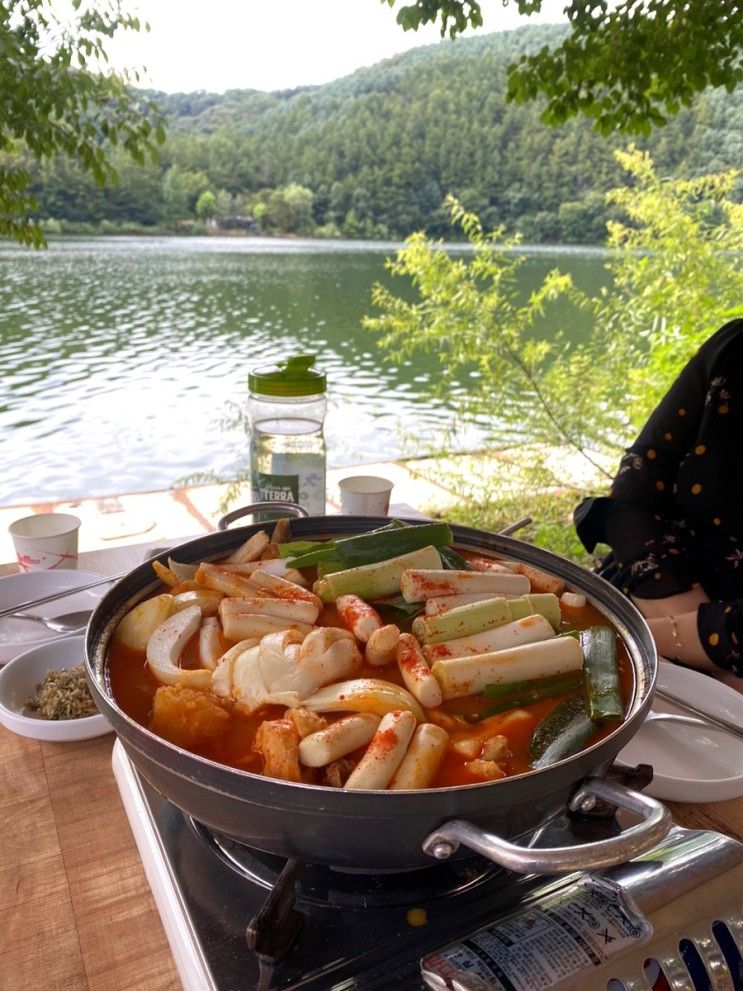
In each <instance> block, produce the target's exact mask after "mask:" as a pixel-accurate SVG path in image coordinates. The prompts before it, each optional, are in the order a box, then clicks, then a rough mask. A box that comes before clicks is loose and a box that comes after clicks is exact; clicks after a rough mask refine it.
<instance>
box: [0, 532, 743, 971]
mask: <svg viewBox="0 0 743 991" xmlns="http://www.w3.org/2000/svg"><path fill="white" fill-rule="evenodd" d="M148 546H149V545H140V546H137V547H122V548H116V549H115V550H107V551H91V552H89V553H87V554H82V555H81V557H80V568H81V569H85V570H89V571H99V572H101V573H103V574H114V573H116V572H118V571H121V570H125V569H127V568H129V567H133V566H134V565H136V564H137V563H139V562H140V561H141V560H142V559H143V557H144V556H145V550H146V547H148ZM13 570H14V568H13V567H12V566H4V567H0V575H1V574H7V573H9V572H11V571H13ZM113 741H114V737H113V736H112V735H109V736H105V737H99V738H98V739H95V740H87V741H84V742H81V743H65V744H53V743H42V742H39V741H37V740H29V739H26V738H25V737H20V736H15V735H14V734H13V733H10V732H8V731H6V730H5V729H3V728H2V727H0V991H17V989H18V991H21V989H22V991H51V989H54V991H166V989H167V991H178V989H180V987H181V984H180V981H179V978H178V974H177V971H176V969H175V965H174V963H173V957H172V955H171V952H170V949H169V946H168V943H167V940H166V937H165V933H164V930H163V928H162V925H161V923H160V919H159V916H158V913H157V909H156V907H155V903H154V901H153V898H152V895H151V894H150V890H149V887H148V884H147V880H146V878H145V875H144V872H143V869H142V866H141V863H140V859H139V854H138V852H137V848H136V845H135V843H134V839H133V837H132V834H131V832H130V829H129V823H128V821H127V818H126V815H125V813H124V809H123V806H122V804H121V800H120V798H119V793H118V789H117V786H116V783H115V781H114V777H113V773H112V770H111V748H112V746H113ZM670 808H671V810H672V813H673V815H674V818H675V820H676V822H678V823H679V824H680V825H682V826H687V827H690V828H696V829H712V830H716V831H718V832H722V833H726V834H728V835H730V836H734V837H736V838H737V839H739V840H741V841H743V801H741V800H739V799H738V800H735V801H729V802H719V803H715V804H711V805H687V804H684V805H681V804H671V805H670Z"/></svg>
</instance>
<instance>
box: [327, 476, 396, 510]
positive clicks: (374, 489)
mask: <svg viewBox="0 0 743 991" xmlns="http://www.w3.org/2000/svg"><path fill="white" fill-rule="evenodd" d="M392 486H393V483H392V482H390V481H389V479H387V478H378V477H377V476H376V475H353V476H352V477H351V478H343V479H341V481H340V482H339V483H338V488H339V489H340V490H341V512H342V513H343V514H344V515H345V516H385V515H386V513H387V510H388V509H389V508H390V492H391V491H392Z"/></svg>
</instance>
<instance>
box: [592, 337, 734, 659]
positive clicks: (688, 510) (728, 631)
mask: <svg viewBox="0 0 743 991" xmlns="http://www.w3.org/2000/svg"><path fill="white" fill-rule="evenodd" d="M575 521H576V528H577V530H578V534H579V536H580V538H581V540H582V541H583V543H584V544H585V545H586V547H588V549H589V550H592V549H593V546H595V544H596V543H597V542H603V543H606V544H608V545H609V546H610V547H611V548H612V551H613V558H614V562H613V572H612V575H611V578H610V580H611V581H612V583H613V584H615V585H616V586H617V587H619V588H621V589H622V590H623V591H624V592H625V593H627V594H630V593H631V594H633V595H636V596H638V597H641V598H665V597H667V596H669V595H674V594H676V593H678V592H683V591H686V590H687V589H689V588H691V587H692V585H694V584H697V583H698V584H701V585H702V586H703V588H704V590H705V591H706V592H707V594H708V595H709V597H710V598H711V599H713V600H715V601H713V602H711V603H710V604H709V605H708V606H705V607H704V608H703V609H700V610H699V633H700V638H701V640H702V643H703V644H704V646H705V649H706V651H707V653H708V654H709V656H710V657H711V658H712V659H713V660H714V661H715V662H716V663H718V664H720V665H721V666H723V667H728V668H729V667H737V666H738V664H739V662H740V654H739V653H738V644H739V641H740V643H741V646H743V320H736V321H732V322H731V323H729V324H726V325H725V327H723V328H722V329H721V330H720V331H718V332H717V334H715V335H714V336H713V337H711V338H710V339H709V340H708V341H707V342H706V343H705V344H704V345H703V347H702V348H701V349H700V350H699V352H698V353H697V354H696V355H695V356H694V358H692V360H691V361H690V362H689V363H688V364H687V365H686V367H685V368H684V370H683V371H682V373H681V374H680V375H679V377H678V378H677V379H676V381H675V382H674V384H673V386H672V387H671V389H670V390H669V392H668V393H667V394H666V396H665V397H664V399H663V400H662V402H661V403H660V404H659V406H658V407H657V408H656V410H655V411H654V412H653V414H652V416H651V417H650V419H649V420H648V422H647V424H646V425H645V427H644V429H643V430H642V432H641V433H640V435H639V437H638V438H637V440H636V441H635V443H634V444H633V445H632V446H631V447H630V448H629V449H628V450H627V451H626V453H625V455H624V457H623V458H622V460H621V462H620V465H619V470H618V472H617V475H616V477H615V479H614V482H613V484H612V488H611V494H610V496H609V497H608V498H598V499H592V500H587V501H586V502H585V503H583V504H581V506H579V507H578V509H577V510H576V514H575Z"/></svg>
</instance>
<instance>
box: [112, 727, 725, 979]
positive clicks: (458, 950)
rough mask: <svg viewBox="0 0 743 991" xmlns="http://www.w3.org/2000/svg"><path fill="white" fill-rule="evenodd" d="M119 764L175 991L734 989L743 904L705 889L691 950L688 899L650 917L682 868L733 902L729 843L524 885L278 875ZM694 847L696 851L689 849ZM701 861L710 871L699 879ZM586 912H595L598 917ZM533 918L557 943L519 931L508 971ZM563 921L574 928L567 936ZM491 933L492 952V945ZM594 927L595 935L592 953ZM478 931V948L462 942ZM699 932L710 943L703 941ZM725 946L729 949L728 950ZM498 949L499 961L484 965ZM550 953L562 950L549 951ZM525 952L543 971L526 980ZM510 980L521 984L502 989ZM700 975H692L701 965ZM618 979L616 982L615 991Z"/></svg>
mask: <svg viewBox="0 0 743 991" xmlns="http://www.w3.org/2000/svg"><path fill="white" fill-rule="evenodd" d="M113 766H114V773H115V775H116V778H117V781H118V784H119V790H120V792H121V795H122V800H123V801H124V805H125V808H126V811H127V815H128V817H129V821H130V824H131V826H132V829H133V832H134V835H135V839H136V841H137V846H138V848H139V852H140V855H141V857H142V861H143V864H144V867H145V871H146V874H147V877H148V881H149V883H150V887H151V889H152V892H153V895H154V897H155V901H156V903H157V906H158V910H159V912H160V916H161V918H162V920H163V924H164V927H165V930H166V933H167V936H168V939H169V942H170V946H171V949H172V951H173V955H174V958H175V961H176V965H177V968H178V971H179V974H180V977H181V981H182V983H183V987H184V991H295V989H296V991H299V989H302V991H351V989H354V991H429V989H431V988H433V989H436V991H449V989H451V991H491V989H494V991H501V989H505V991H522V988H523V989H525V991H538V989H539V988H544V989H548V988H550V989H551V988H555V989H557V988H570V989H571V991H573V989H575V991H579V989H583V988H585V989H586V991H598V989H601V991H603V989H604V988H606V987H609V988H611V989H612V991H645V989H648V991H650V989H653V988H657V989H660V988H661V987H665V986H666V985H662V984H658V983H654V979H653V972H652V966H651V967H650V969H648V966H647V963H648V960H649V961H650V962H651V964H652V963H653V962H656V963H657V966H658V968H662V970H663V973H664V974H665V975H666V977H667V976H668V975H669V973H674V972H675V973H676V974H677V983H676V984H672V985H669V986H671V987H673V991H743V966H741V955H740V948H741V947H742V946H743V904H742V905H741V911H740V912H739V913H737V912H736V911H735V906H734V905H733V910H732V912H728V913H727V914H726V913H725V912H724V911H722V909H723V906H722V905H720V911H719V912H716V911H715V906H716V905H717V904H718V903H720V893H719V892H717V893H711V892H709V891H707V894H708V895H709V897H710V898H711V903H710V904H709V905H705V908H704V913H706V916H709V915H710V914H711V916H712V917H711V918H709V919H706V921H705V925H704V926H703V929H702V931H701V933H700V934H698V936H697V937H695V936H694V934H693V932H692V928H693V927H692V921H693V918H694V913H696V922H697V923H698V921H699V909H700V906H701V904H702V902H701V901H700V895H699V891H698V890H695V891H694V893H693V894H694V897H693V898H692V899H691V900H690V901H689V905H688V906H687V907H686V908H685V909H683V910H682V912H681V916H680V917H679V918H678V919H676V918H675V917H674V916H673V914H671V916H669V917H668V918H665V917H664V919H663V921H662V924H661V927H660V929H659V926H658V921H657V919H653V918H652V913H655V914H656V915H657V914H658V913H659V912H660V913H661V914H663V912H664V911H665V912H666V915H668V912H667V906H668V903H669V901H670V902H671V903H673V904H676V903H678V902H679V898H681V901H682V902H683V897H681V896H683V895H684V893H685V891H686V889H687V888H689V877H690V870H692V869H693V871H696V875H697V881H698V883H699V884H702V885H708V884H709V883H711V882H712V880H713V879H714V878H718V879H719V876H720V870H721V869H722V870H723V875H724V876H725V871H728V870H729V871H730V872H731V873H730V878H729V884H730V890H731V891H735V890H737V892H741V891H743V850H742V849H740V844H735V843H734V841H731V840H727V839H726V838H725V837H719V840H720V842H719V843H716V842H715V840H714V839H711V840H710V839H708V838H710V837H711V838H714V837H717V834H709V833H701V834H697V833H692V832H690V831H688V830H679V829H674V831H673V833H672V835H671V837H669V843H668V844H666V845H665V847H666V852H661V853H660V854H659V855H658V856H656V857H653V856H649V855H645V857H644V858H640V860H639V861H633V862H631V863H630V864H627V865H622V867H620V868H614V869H612V870H610V871H607V872H602V874H601V875H600V876H598V877H597V878H594V877H593V876H592V875H582V876H578V875H571V876H570V877H569V878H565V877H560V878H553V879H545V878H544V877H537V876H531V877H523V876H519V875H514V874H511V873H509V872H507V871H505V870H503V869H502V868H500V867H497V866H496V865H494V864H492V863H491V862H489V861H488V860H486V859H484V858H482V857H479V856H472V857H470V858H468V859H462V860H454V861H450V862H447V863H443V864H432V866H431V867H430V868H427V869H423V870H417V871H410V872H407V873H406V872H402V873H400V872H398V873H390V874H374V875H372V874H368V873H353V872H345V871H343V872H341V871H335V870H333V869H331V868H327V867H322V866H317V865H311V864H310V865H307V864H297V863H295V862H292V861H288V862H287V861H284V860H283V859H282V858H280V857H276V856H273V855H271V854H264V853H261V852H260V851H254V850H250V849H248V848H246V847H243V846H241V845H239V844H237V843H234V842H233V841H231V840H229V839H227V838H224V837H219V836H215V835H213V834H212V833H211V832H210V831H209V830H207V829H205V828H204V827H203V826H201V825H200V824H199V823H196V822H195V821H194V820H192V819H191V818H190V817H189V816H188V815H186V814H185V813H184V812H182V811H181V810H180V809H178V808H176V807H175V806H173V805H172V804H171V803H170V802H168V801H167V800H166V799H165V798H163V797H162V796H161V795H160V794H159V793H158V792H157V791H156V790H155V789H154V788H153V787H152V786H151V785H150V784H149V783H148V782H147V781H145V780H144V779H143V778H142V777H141V776H140V775H139V774H138V773H137V771H136V770H135V769H134V768H133V766H132V765H131V763H130V761H129V760H128V758H127V757H126V754H125V753H124V751H123V748H122V747H121V745H120V744H119V743H117V744H116V745H115V747H114V759H113ZM619 828H620V827H619V826H618V825H617V823H616V822H615V821H614V820H613V819H609V820H603V821H602V822H599V823H592V822H585V821H583V820H580V819H578V820H576V819H574V818H570V817H568V816H564V817H563V818H561V819H560V820H557V821H556V822H554V823H553V824H551V825H550V826H549V827H547V828H546V829H545V830H543V831H541V833H540V835H539V836H537V837H535V838H534V839H533V840H532V843H534V844H536V845H549V846H556V845H570V844H572V843H576V842H585V840H586V839H587V838H590V839H595V838H597V835H596V832H597V831H598V832H603V834H604V835H606V831H607V830H608V831H609V832H611V831H616V830H617V829H619ZM585 831H588V833H589V834H592V835H590V836H586V835H585ZM697 836H699V837H701V839H699V840H695V839H694V837H697ZM682 846H683V850H682V851H681V847H682ZM663 847H664V845H663V844H661V845H659V847H657V848H656V850H659V851H662V848H663ZM669 851H670V853H669ZM652 853H653V852H652V851H651V854H652ZM707 860H709V863H706V861H707ZM702 861H704V862H705V864H706V866H704V865H701V866H700V864H701V862H702ZM733 875H735V877H734V876H733ZM724 876H723V882H724ZM277 882H278V884H277ZM674 885H675V886H676V888H678V891H676V890H675V889H674ZM726 888H727V885H726V884H723V890H725V889H726ZM682 889H683V890H682ZM687 894H688V892H687ZM739 900H740V899H739ZM734 901H735V895H733V902H734ZM591 905H593V906H595V909H596V911H594V912H593V916H591V911H593V910H590V911H588V909H590V906H591ZM601 905H603V908H601V907H600V906H601ZM617 906H619V907H618V908H617ZM677 907H678V906H677ZM571 913H572V915H571ZM677 914H678V912H677ZM589 916H590V917H591V918H592V919H593V921H591V922H590V924H589V922H588V921H587V919H588V917H589ZM715 916H719V917H720V918H715ZM538 917H539V919H540V920H541V923H542V930H545V926H544V920H545V919H547V920H548V921H550V920H553V921H554V925H555V926H557V927H558V928H557V930H556V933H555V932H554V931H553V932H552V933H551V934H546V932H545V933H543V935H542V936H541V937H540V936H538V934H537V933H536V929H535V932H534V934H533V937H532V934H528V935H529V936H530V937H531V938H533V939H535V940H537V942H535V943H533V946H534V951H532V950H531V949H527V951H526V954H525V955H524V953H521V957H520V958H519V959H520V962H519V959H515V960H514V962H512V963H508V960H507V958H503V953H506V954H507V953H508V943H509V938H508V936H507V935H504V933H507V932H511V933H514V932H516V931H518V928H519V927H521V929H522V930H524V927H526V928H527V929H528V928H529V927H530V926H534V927H537V920H538ZM571 919H572V920H577V921H575V925H573V922H572V921H571ZM715 922H718V923H719V924H720V925H722V927H723V930H724V932H723V939H722V943H723V946H722V948H721V947H720V945H719V944H720V940H719V939H718V940H717V941H716V942H715V936H714V934H713V930H712V929H711V927H712V926H713V925H714V923H715ZM494 925H495V926H496V927H497V936H496V937H495V943H494V942H493V938H492V937H491V934H490V927H492V926H494ZM582 926H583V929H581V927H582ZM617 926H618V927H619V928H617ZM504 927H505V928H504ZM560 927H562V928H560ZM553 929H554V926H553ZM592 929H593V930H595V931H593V932H592V931H591V930H592ZM661 929H662V931H663V933H665V932H666V930H670V943H668V946H665V945H664V944H663V942H662V940H661V941H660V942H659V934H660V935H662V933H661ZM604 930H605V932H606V934H605V936H604V937H602V939H599V940H598V942H596V940H597V939H598V936H597V934H601V933H603V932H604ZM480 931H482V933H481V935H480V936H479V937H476V938H475V939H474V940H472V939H471V938H470V937H472V936H473V934H477V933H478V932H480ZM707 934H709V936H710V937H711V939H712V942H713V943H714V945H708V944H707V943H705V939H706V937H707ZM718 936H719V933H718ZM728 936H729V937H730V939H727V937H728ZM540 939H541V943H540V942H539V940H540ZM565 939H568V940H569V941H571V945H572V946H573V947H574V949H575V953H576V954H577V956H578V957H580V958H581V959H586V960H588V961H589V965H588V973H587V976H586V975H581V974H578V973H577V971H576V973H575V974H574V975H573V976H572V977H571V976H570V974H568V975H567V977H566V972H565V968H566V966H567V964H566V963H565V961H566V959H567V956H566V951H567V946H568V943H566V942H564V940H565ZM684 939H687V940H688V941H689V942H690V943H691V945H692V947H693V948H694V952H695V953H697V956H698V955H699V954H698V951H697V947H699V948H700V949H701V951H702V954H703V961H702V964H703V970H704V971H706V972H709V970H712V971H714V972H715V973H717V974H718V977H717V983H706V984H705V983H704V981H705V980H706V978H705V977H704V976H698V977H697V978H696V982H695V977H694V972H693V971H694V968H693V967H689V961H688V960H686V963H685V962H684V961H685V957H684V954H683V952H682V950H683V940H684ZM555 940H557V941H558V942H557V943H556V942H555ZM726 940H727V942H728V943H729V944H730V945H728V946H725V945H724V944H725V941H726ZM504 941H505V947H506V948H505V949H504ZM666 942H667V941H666ZM708 942H709V941H708ZM496 943H497V947H498V948H499V952H496V953H493V952H491V951H492V948H493V947H494V946H495V945H496ZM523 945H524V946H531V945H532V944H529V943H523ZM550 945H551V946H552V948H551V949H550ZM555 946H558V947H563V948H564V949H565V952H562V950H560V952H558V953H557V954H556V953H555ZM658 947H661V949H660V950H658ZM620 952H621V954H622V956H623V958H624V962H621V961H620V960H619V956H618V955H619V954H620ZM659 952H660V953H661V958H662V959H660V960H658V957H657V954H658V953H659ZM499 953H500V956H499ZM550 953H551V954H552V956H553V957H554V959H553V961H552V962H550V959H549V956H550ZM535 954H541V955H542V956H544V958H545V960H546V962H545V963H544V965H543V966H542V965H540V967H538V968H537V970H536V971H535V970H534V969H533V966H532V964H533V960H534V959H536V956H535ZM692 955H693V954H692ZM558 957H559V959H558ZM489 958H490V962H489V963H488V959H489ZM504 959H506V963H504V962H503V961H504ZM629 960H631V961H632V966H631V972H632V975H637V974H638V973H639V975H640V978H639V981H637V980H636V978H635V976H632V977H625V979H624V982H623V981H622V978H621V974H622V972H623V971H624V972H626V974H629V973H630V970H628V967H629V963H628V961H629ZM620 963H621V966H620ZM695 963H696V961H695ZM605 965H607V966H614V970H613V971H612V974H614V973H616V975H617V977H616V978H611V979H609V982H608V984H607V979H606V977H605V976H604V972H606V973H607V974H608V973H609V971H606V967H605ZM576 966H579V965H578V964H576ZM509 967H513V968H514V970H513V971H512V975H515V976H509V972H508V969H509ZM519 967H520V968H521V970H519ZM697 970H698V971H699V974H700V975H702V971H701V970H699V967H698V966H697ZM736 971H737V973H736ZM519 974H521V977H519V976H518V975H519ZM424 975H425V976H424ZM599 975H601V976H599ZM719 975H722V976H719ZM597 980H598V981H599V983H596V981H597ZM612 980H616V981H617V983H616V984H614V985H613V986H612V983H611V981H612ZM519 981H521V983H519ZM566 981H567V983H566ZM585 982H587V983H585Z"/></svg>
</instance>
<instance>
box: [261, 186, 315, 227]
mask: <svg viewBox="0 0 743 991" xmlns="http://www.w3.org/2000/svg"><path fill="white" fill-rule="evenodd" d="M312 200H313V194H312V190H311V189H307V188H306V187H305V186H300V185H299V183H296V182H290V183H289V185H288V186H282V187H281V188H280V189H275V190H274V191H273V192H272V193H271V195H270V197H269V201H268V204H267V211H266V221H267V223H268V224H269V226H270V227H273V228H275V229H276V230H278V231H281V232H282V233H284V234H309V233H311V231H312V229H313V227H314V220H313V218H312Z"/></svg>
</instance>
